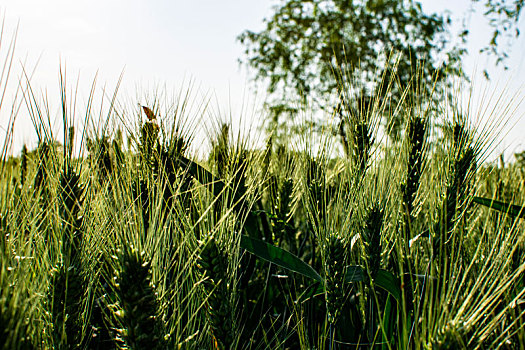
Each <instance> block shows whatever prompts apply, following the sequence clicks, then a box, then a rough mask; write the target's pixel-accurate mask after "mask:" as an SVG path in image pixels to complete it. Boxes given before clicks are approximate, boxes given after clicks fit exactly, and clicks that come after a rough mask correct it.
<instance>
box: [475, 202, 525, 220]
mask: <svg viewBox="0 0 525 350" xmlns="http://www.w3.org/2000/svg"><path fill="white" fill-rule="evenodd" d="M472 201H473V202H475V203H478V204H481V205H484V206H486V207H489V208H492V209H495V210H498V211H501V212H503V213H507V214H508V215H510V216H513V217H519V218H521V219H525V210H524V209H525V207H522V206H519V205H514V204H510V203H503V202H500V201H497V200H493V199H490V198H483V197H473V198H472Z"/></svg>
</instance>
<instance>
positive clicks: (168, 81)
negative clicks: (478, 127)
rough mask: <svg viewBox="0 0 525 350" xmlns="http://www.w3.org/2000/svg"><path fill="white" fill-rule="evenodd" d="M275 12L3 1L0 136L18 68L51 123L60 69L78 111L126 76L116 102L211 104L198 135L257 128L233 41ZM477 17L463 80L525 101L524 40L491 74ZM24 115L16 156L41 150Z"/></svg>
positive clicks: (265, 4) (233, 4) (224, 5)
mask: <svg viewBox="0 0 525 350" xmlns="http://www.w3.org/2000/svg"><path fill="white" fill-rule="evenodd" d="M275 3H277V2H276V1H270V0H223V1H216V0H193V1H180V0H176V1H173V0H149V1H145V0H126V1H123V0H111V1H108V0H89V1H86V0H75V1H70V0H46V1H41V0H0V12H3V14H4V16H5V26H4V32H3V37H2V43H3V44H4V45H3V47H2V48H0V59H1V58H2V57H4V55H3V54H2V52H4V53H5V50H6V46H7V45H6V43H8V42H9V40H8V39H10V38H11V35H12V34H13V32H14V31H15V30H16V28H17V25H18V32H17V42H16V52H15V63H14V65H13V68H12V76H11V84H10V85H9V89H8V90H7V92H6V97H5V99H4V104H3V106H2V109H1V110H0V126H1V129H0V137H1V136H2V134H1V133H2V132H5V128H6V127H7V125H8V119H9V112H10V108H7V107H6V106H8V105H9V101H12V100H13V99H14V97H13V96H14V95H15V92H16V86H17V83H18V81H19V79H20V76H21V74H22V73H21V72H22V69H21V67H22V66H23V67H25V70H26V74H27V75H30V76H31V86H32V88H33V90H34V91H37V92H39V93H41V94H46V95H47V96H48V99H49V101H50V111H51V114H54V115H59V107H60V106H59V104H58V103H57V101H58V100H59V99H58V96H59V95H58V93H59V68H60V67H62V69H63V71H65V72H66V74H67V79H66V81H67V83H68V85H70V86H71V87H72V88H75V89H76V84H77V81H78V95H79V97H78V100H79V101H80V102H79V103H78V104H79V105H83V104H84V103H85V101H86V100H87V96H88V95H89V89H90V87H91V84H92V82H93V79H94V77H95V75H96V76H97V91H98V93H99V94H102V89H103V88H105V91H106V94H108V95H111V93H112V92H113V89H114V88H115V86H116V84H117V81H118V79H119V76H120V75H121V73H122V72H123V80H122V84H121V86H120V88H119V97H120V98H121V99H122V100H124V101H132V100H134V101H135V103H144V104H147V103H148V102H150V100H151V95H152V94H153V91H158V90H163V91H168V92H169V93H171V92H173V93H177V92H179V91H181V89H182V90H184V89H188V88H189V87H190V86H191V91H192V95H193V96H196V100H197V101H202V100H205V99H209V100H210V106H211V107H210V108H209V111H210V112H209V113H208V114H207V115H206V116H204V117H202V118H200V119H198V120H195V121H193V124H197V125H196V126H199V125H200V124H203V125H213V123H214V121H213V119H214V118H215V119H217V118H223V119H225V118H226V119H228V118H231V119H232V120H233V121H234V123H238V122H239V120H240V122H242V123H244V124H246V125H257V123H258V122H260V119H261V118H262V115H261V113H260V112H259V111H260V106H261V104H262V102H263V101H264V91H263V89H259V91H257V90H256V89H255V88H254V86H253V84H251V83H250V82H249V80H248V74H247V70H246V68H245V67H244V68H243V67H241V66H239V64H238V59H239V58H240V57H242V54H243V48H242V46H241V45H240V44H239V43H238V42H237V41H236V37H237V36H238V35H239V34H240V33H241V32H243V31H244V30H246V29H250V30H254V31H257V30H261V29H262V28H264V24H263V18H265V17H269V16H270V15H271V13H272V5H273V4H275ZM422 3H423V8H424V10H425V11H433V12H434V11H437V12H441V11H443V10H445V9H449V10H451V12H452V14H453V15H454V16H455V18H462V17H463V15H464V14H465V13H466V11H467V10H468V6H469V4H470V3H471V2H470V1H466V0H465V1H457V0H455V1H450V0H440V1H439V2H438V1H432V0H425V1H422ZM479 13H480V11H478V15H474V16H472V17H471V19H470V21H471V28H472V30H471V33H472V35H471V38H470V45H469V52H470V54H469V55H468V56H467V57H466V58H465V60H464V66H465V69H466V71H467V73H468V72H474V70H475V69H476V70H477V72H478V73H477V74H471V75H472V76H473V82H474V85H475V88H476V89H477V90H479V91H481V92H483V91H485V92H487V91H488V92H489V93H490V94H491V95H498V94H499V93H500V91H501V87H502V86H507V89H508V93H509V94H510V95H513V94H520V96H521V95H523V94H522V89H523V83H522V81H523V80H522V79H520V78H521V77H523V76H525V75H524V74H523V73H524V68H523V61H524V59H525V41H524V38H523V37H520V38H519V39H518V40H516V41H515V42H514V43H513V46H512V48H511V50H510V58H509V60H508V62H507V64H508V65H509V67H510V70H509V71H508V72H504V71H502V69H501V68H494V67H493V61H491V60H490V59H489V60H487V58H486V57H485V56H480V55H479V54H478V51H479V49H480V48H481V47H482V46H483V45H484V44H486V42H487V41H488V40H489V38H490V33H491V32H490V28H488V27H487V25H486V21H485V20H484V18H483V17H482V16H481V15H479ZM523 27H524V26H523V21H521V22H520V28H521V29H522V32H524V33H525V30H523V29H525V28H523ZM6 39H7V40H6ZM2 50H3V51H2ZM35 67H36V68H35ZM483 69H487V70H488V71H489V73H490V74H491V77H492V80H491V81H490V83H487V82H486V81H484V80H483V78H481V74H480V72H481V71H482V70H483ZM33 71H34V73H33ZM148 94H149V95H148ZM148 96H149V97H148ZM480 96H482V95H480ZM480 99H481V100H480V101H481V102H480V103H478V106H484V103H485V102H486V100H487V97H486V96H485V97H480ZM507 101H508V99H507ZM248 106H250V107H248ZM489 108H490V107H489ZM24 109H25V110H24ZM26 109H27V108H25V107H24V106H22V108H21V109H20V112H19V117H18V120H17V123H16V125H15V137H14V142H13V147H12V150H13V152H14V153H17V152H18V151H19V149H20V148H21V145H22V144H23V143H28V144H34V143H35V141H36V133H35V132H34V128H33V127H32V124H31V122H30V121H29V118H27V111H26ZM476 113H478V112H476ZM521 117H524V118H525V108H524V106H521V107H519V108H518V109H517V111H516V113H515V115H514V116H513V118H512V123H517V124H515V126H514V127H513V128H510V130H511V131H510V133H509V134H508V135H507V136H506V137H505V138H504V139H503V141H502V143H501V145H500V147H499V150H502V149H505V148H506V149H507V153H508V154H512V153H514V152H518V151H521V150H524V149H525V138H524V137H523V136H522V135H521V134H522V133H521V132H520V130H525V123H524V122H521V124H520V121H519V120H520V118H521ZM58 124H59V123H58V122H57V124H56V125H55V127H56V128H59V127H58ZM215 124H216V120H215ZM520 125H521V126H520Z"/></svg>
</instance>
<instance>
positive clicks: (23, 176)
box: [20, 144, 27, 187]
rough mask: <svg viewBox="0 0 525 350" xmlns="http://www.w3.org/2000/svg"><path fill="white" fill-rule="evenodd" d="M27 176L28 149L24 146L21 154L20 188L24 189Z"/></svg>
mask: <svg viewBox="0 0 525 350" xmlns="http://www.w3.org/2000/svg"><path fill="white" fill-rule="evenodd" d="M26 175H27V147H26V145H25V144H24V146H23V147H22V153H21V154H20V186H21V187H23V186H24V183H25V180H26Z"/></svg>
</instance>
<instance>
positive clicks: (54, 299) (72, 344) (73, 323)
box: [48, 262, 85, 349]
mask: <svg viewBox="0 0 525 350" xmlns="http://www.w3.org/2000/svg"><path fill="white" fill-rule="evenodd" d="M84 291H85V283H84V279H83V276H82V275H81V271H80V268H79V267H78V266H75V265H70V266H67V265H66V264H64V263H63V262H62V263H60V264H59V265H58V266H57V267H55V268H54V269H53V270H52V272H51V290H50V295H49V303H50V306H49V307H48V309H49V310H50V314H51V321H52V325H53V329H52V337H53V343H54V346H55V347H57V348H60V349H75V348H77V347H78V346H80V345H81V342H82V320H81V312H82V300H83V298H84V296H85V293H84Z"/></svg>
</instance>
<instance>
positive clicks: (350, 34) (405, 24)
mask: <svg viewBox="0 0 525 350" xmlns="http://www.w3.org/2000/svg"><path fill="white" fill-rule="evenodd" d="M480 1H481V2H482V3H483V6H484V8H485V9H486V12H485V13H484V15H485V16H487V18H488V19H489V23H490V25H491V27H492V28H493V29H494V33H493V37H492V40H491V41H490V42H489V43H488V45H487V47H485V48H484V49H483V51H484V52H487V53H488V54H493V55H495V56H496V57H497V63H502V62H504V61H505V58H506V57H507V54H506V53H505V51H504V50H503V49H501V48H498V41H497V39H498V38H499V37H500V35H501V33H508V32H509V31H510V30H512V28H515V29H516V24H517V20H518V19H519V15H520V12H521V7H522V4H523V1H524V0H517V1H513V2H512V3H509V1H510V0H507V1H505V0H501V1H494V0H472V4H474V3H476V2H480ZM264 22H265V24H266V28H265V29H263V30H262V31H260V32H254V31H250V30H246V31H244V32H243V33H241V34H240V35H239V36H238V40H239V41H240V42H241V44H243V45H244V47H245V56H244V58H243V59H241V62H242V63H244V64H246V65H247V66H249V67H250V68H252V69H253V71H254V74H255V75H254V78H255V80H256V81H258V82H263V83H265V84H267V85H266V86H267V92H268V93H269V100H268V102H267V106H266V107H267V108H268V111H269V112H270V113H269V115H270V117H269V120H267V121H266V122H267V124H266V125H265V126H266V128H267V129H270V130H273V129H275V128H276V127H277V129H278V130H279V127H281V129H282V126H283V124H286V123H287V122H289V121H290V120H293V119H294V117H295V116H296V115H297V113H298V112H299V110H300V107H298V106H305V105H306V102H307V103H308V107H309V109H310V110H311V111H319V110H322V111H323V112H325V115H326V114H328V115H331V114H332V113H334V112H335V113H336V115H339V117H340V118H339V120H338V121H339V125H338V128H337V130H339V131H340V133H341V136H343V138H344V130H345V129H346V126H345V125H344V123H345V121H344V118H343V113H342V112H341V106H343V105H344V106H345V108H348V109H350V112H351V113H350V114H355V115H359V114H363V113H366V111H367V110H368V109H369V107H370V104H371V103H374V102H380V103H383V102H385V104H383V106H385V105H386V107H385V111H386V112H387V113H384V114H385V116H388V117H389V118H388V119H387V120H386V122H387V125H388V126H389V130H390V135H391V136H393V137H394V138H395V137H397V135H398V134H399V131H400V130H401V126H402V122H403V121H402V119H403V118H402V116H400V115H399V114H395V113H392V110H393V108H395V106H397V105H399V102H400V101H401V99H402V98H404V99H406V100H408V101H411V105H414V99H417V101H418V103H419V104H425V103H428V102H432V98H429V97H430V96H431V92H432V91H433V92H438V93H437V94H436V93H434V97H437V96H440V97H439V98H442V96H443V95H442V94H441V93H439V92H442V91H443V89H444V88H446V87H448V86H450V84H451V82H452V80H453V79H454V78H457V77H460V78H465V75H464V73H463V72H462V66H461V59H462V57H463V56H464V55H465V54H466V41H467V37H468V34H469V30H468V29H467V28H464V29H463V30H461V31H460V33H458V35H452V34H451V24H452V19H451V15H450V13H448V14H437V13H425V12H424V11H423V9H422V6H421V4H420V3H419V2H417V1H413V0H402V1H400V0H354V1H352V0H306V1H304V0H283V1H281V2H280V3H279V4H278V5H276V6H274V13H273V15H272V16H271V17H270V18H266V19H264ZM516 30H517V29H516ZM516 34H519V31H516ZM486 76H487V77H488V74H487V75H486ZM381 82H383V83H381ZM341 86H347V87H348V86H351V87H352V89H350V90H349V89H347V88H345V89H341ZM343 91H344V93H342V92H343ZM403 93H406V94H405V95H403ZM379 97H381V98H380V99H379ZM416 105H417V104H416ZM346 114H348V113H346ZM317 126H319V125H318V124H317ZM296 131H297V130H296Z"/></svg>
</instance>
